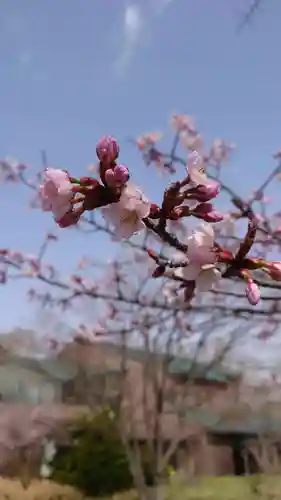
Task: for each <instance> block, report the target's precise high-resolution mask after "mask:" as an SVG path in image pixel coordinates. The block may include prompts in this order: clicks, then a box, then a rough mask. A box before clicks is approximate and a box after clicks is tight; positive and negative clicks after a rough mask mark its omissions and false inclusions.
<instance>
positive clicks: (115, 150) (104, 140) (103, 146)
mask: <svg viewBox="0 0 281 500" xmlns="http://www.w3.org/2000/svg"><path fill="white" fill-rule="evenodd" d="M96 153H97V157H98V159H99V160H100V161H105V162H108V163H110V162H113V161H115V160H116V158H118V155H119V144H118V142H117V141H116V139H115V138H114V137H111V136H110V135H105V136H103V137H101V139H100V140H99V142H98V143H97V147H96Z"/></svg>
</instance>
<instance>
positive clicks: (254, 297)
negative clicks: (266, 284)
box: [245, 278, 261, 306]
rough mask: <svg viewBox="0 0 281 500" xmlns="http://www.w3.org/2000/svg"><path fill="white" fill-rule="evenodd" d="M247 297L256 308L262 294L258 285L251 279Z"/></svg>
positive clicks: (248, 284) (247, 287)
mask: <svg viewBox="0 0 281 500" xmlns="http://www.w3.org/2000/svg"><path fill="white" fill-rule="evenodd" d="M245 293H246V297H247V299H248V301H249V303H250V304H251V305H252V306H256V305H257V304H258V302H259V301H260V298H261V294H260V289H259V287H258V285H257V284H256V283H255V282H254V281H253V280H252V279H251V278H250V279H249V280H248V283H247V286H246V290H245Z"/></svg>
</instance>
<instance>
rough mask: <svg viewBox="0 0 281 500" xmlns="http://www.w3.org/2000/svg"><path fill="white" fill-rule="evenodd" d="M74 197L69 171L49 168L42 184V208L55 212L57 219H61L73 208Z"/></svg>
mask: <svg viewBox="0 0 281 500" xmlns="http://www.w3.org/2000/svg"><path fill="white" fill-rule="evenodd" d="M72 197H73V193H72V184H71V182H70V180H69V176H68V174H67V172H64V171H63V170H59V169H54V168H47V169H46V170H45V175H44V182H43V184H42V185H41V186H40V198H41V205H42V209H43V210H44V211H51V212H53V214H54V217H55V219H56V220H59V219H61V218H62V217H63V216H64V215H65V214H66V213H67V212H68V211H69V210H70V209H71V200H72Z"/></svg>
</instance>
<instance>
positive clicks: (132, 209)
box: [101, 184, 150, 239]
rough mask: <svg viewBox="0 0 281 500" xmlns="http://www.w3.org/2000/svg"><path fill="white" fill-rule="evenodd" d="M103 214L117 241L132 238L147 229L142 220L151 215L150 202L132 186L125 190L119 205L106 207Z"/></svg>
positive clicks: (113, 204)
mask: <svg viewBox="0 0 281 500" xmlns="http://www.w3.org/2000/svg"><path fill="white" fill-rule="evenodd" d="M101 212H102V215H103V217H104V218H105V219H106V220H107V221H108V222H109V223H110V224H111V225H113V227H114V231H115V235H116V238H117V239H123V238H130V237H131V236H133V235H134V234H137V233H139V232H140V231H142V230H143V229H145V224H144V222H143V220H142V219H144V218H145V217H148V215H149V212H150V202H149V201H148V200H147V198H145V196H144V195H143V193H142V191H141V190H140V189H138V188H136V187H135V186H133V185H131V184H130V185H127V186H126V187H125V189H124V190H123V192H122V195H121V198H120V201H119V202H118V203H112V204H111V205H109V206H108V207H104V208H103V209H102V210H101Z"/></svg>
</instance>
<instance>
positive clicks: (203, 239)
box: [187, 224, 217, 267]
mask: <svg viewBox="0 0 281 500" xmlns="http://www.w3.org/2000/svg"><path fill="white" fill-rule="evenodd" d="M214 237H215V233H214V229H213V226H211V225H210V224H201V225H200V226H199V227H198V228H197V229H196V230H194V231H193V233H192V234H191V236H189V237H188V238H187V245H188V250H187V258H188V260H189V262H190V263H191V264H194V265H199V266H203V265H208V264H214V263H215V262H216V258H217V257H216V253H215V250H214ZM189 267H190V266H189Z"/></svg>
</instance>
